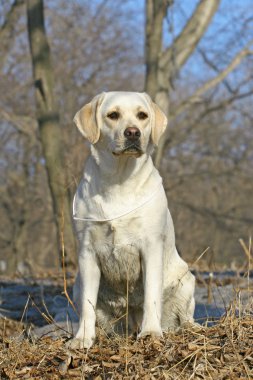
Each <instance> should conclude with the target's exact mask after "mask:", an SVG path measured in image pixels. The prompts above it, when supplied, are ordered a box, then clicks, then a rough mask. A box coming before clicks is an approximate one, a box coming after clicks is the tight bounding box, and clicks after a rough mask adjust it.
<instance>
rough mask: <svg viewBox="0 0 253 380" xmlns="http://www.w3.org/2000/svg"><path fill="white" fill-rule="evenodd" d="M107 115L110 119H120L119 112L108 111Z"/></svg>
mask: <svg viewBox="0 0 253 380" xmlns="http://www.w3.org/2000/svg"><path fill="white" fill-rule="evenodd" d="M107 117H109V119H111V120H118V119H119V112H116V111H114V112H111V113H108V115H107Z"/></svg>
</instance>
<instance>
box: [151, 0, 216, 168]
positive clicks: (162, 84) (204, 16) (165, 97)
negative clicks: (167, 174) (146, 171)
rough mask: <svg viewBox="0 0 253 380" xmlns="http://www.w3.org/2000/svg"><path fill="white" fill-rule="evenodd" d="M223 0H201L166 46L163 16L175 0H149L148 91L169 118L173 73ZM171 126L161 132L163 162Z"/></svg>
mask: <svg viewBox="0 0 253 380" xmlns="http://www.w3.org/2000/svg"><path fill="white" fill-rule="evenodd" d="M219 4H220V0H199V2H198V4H197V6H196V8H195V11H194V12H193V14H192V16H191V17H190V19H189V20H188V22H187V24H186V25H185V27H184V28H183V30H182V32H181V33H180V34H179V35H178V36H177V38H176V39H175V41H174V42H173V43H172V45H171V46H169V47H168V48H167V49H163V44H162V42H163V20H164V18H165V16H166V14H167V10H168V7H170V6H172V5H173V1H172V0H170V1H163V0H146V43H145V46H146V81H145V91H147V92H148V93H149V95H150V96H151V97H152V98H153V99H154V101H155V102H156V103H157V104H158V105H159V107H161V109H162V110H163V112H164V113H165V114H166V115H167V116H168V120H170V119H169V104H170V90H171V83H172V82H173V79H174V76H175V75H176V73H177V72H178V71H179V70H180V69H181V67H182V66H183V65H184V64H185V62H186V61H187V60H188V58H189V57H190V56H191V54H192V53H193V52H194V50H195V48H196V46H197V44H198V42H199V40H200V39H201V37H202V36H203V34H204V33H205V31H206V29H207V27H208V25H209V23H210V21H211V19H212V17H213V16H214V14H215V12H216V10H217V8H218V6H219ZM168 133H169V132H168V130H167V131H166V132H165V134H164V135H163V136H162V138H161V139H160V142H159V146H158V148H157V150H156V152H155V155H154V162H155V165H156V166H157V167H159V166H160V164H161V160H162V156H163V152H164V147H165V145H166V140H167V139H168Z"/></svg>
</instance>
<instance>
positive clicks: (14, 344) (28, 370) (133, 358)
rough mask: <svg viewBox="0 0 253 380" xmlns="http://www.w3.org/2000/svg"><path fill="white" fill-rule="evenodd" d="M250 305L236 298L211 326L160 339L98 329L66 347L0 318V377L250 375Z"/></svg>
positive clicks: (252, 350)
mask: <svg viewBox="0 0 253 380" xmlns="http://www.w3.org/2000/svg"><path fill="white" fill-rule="evenodd" d="M252 306H253V305H252V301H251V302H249V305H248V306H247V308H246V309H244V310H243V311H242V310H241V309H240V305H238V304H235V303H234V304H232V305H231V307H230V309H229V310H228V311H227V313H226V316H225V317H223V318H222V319H220V320H219V321H217V322H216V323H215V324H213V325H212V326H211V327H206V326H198V327H192V326H188V327H185V328H184V329H183V330H182V331H180V332H178V333H176V334H171V333H166V334H164V336H163V338H161V339H157V338H151V337H147V338H145V339H142V340H137V339H136V338H134V337H128V338H126V337H119V336H113V337H106V336H105V335H104V334H102V333H99V332H98V335H97V340H96V344H95V345H94V346H93V347H92V348H91V349H89V350H88V351H86V350H84V351H77V350H73V351H69V350H67V349H66V347H65V340H64V339H63V338H59V339H52V338H50V337H42V338H40V339H37V340H36V341H34V340H33V339H32V338H30V337H29V334H27V327H25V326H23V325H21V324H20V323H18V322H14V321H10V320H6V319H2V320H1V321H0V322H1V323H0V379H13V380H14V379H43V380H44V379H50V380H53V379H96V380H100V379H101V380H102V379H142V380H143V379H144V380H145V379H173V380H174V379H195V380H197V379H215V380H218V379H224V380H225V379H227V380H233V379H239V378H240V379H252V378H253V314H252ZM14 330H15V333H16V334H17V332H19V334H20V335H19V336H16V338H12V337H10V336H11V335H13V332H14ZM21 336H22V339H21ZM23 336H27V337H26V338H23Z"/></svg>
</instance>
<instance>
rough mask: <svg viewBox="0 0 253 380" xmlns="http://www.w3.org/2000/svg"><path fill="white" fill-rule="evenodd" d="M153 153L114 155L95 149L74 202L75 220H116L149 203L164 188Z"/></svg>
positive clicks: (88, 161) (87, 163) (86, 166)
mask: <svg viewBox="0 0 253 380" xmlns="http://www.w3.org/2000/svg"><path fill="white" fill-rule="evenodd" d="M161 184H162V179H161V177H160V175H159V173H158V171H157V170H156V168H155V167H154V165H153V162H152V159H151V156H150V155H149V154H147V153H144V154H143V155H141V156H140V157H138V158H135V157H131V156H119V157H118V156H116V157H115V156H114V155H113V154H111V155H110V154H108V151H103V150H100V149H99V151H97V150H95V149H92V151H91V155H90V157H89V158H88V160H87V162H86V165H85V171H84V177H83V180H82V181H81V183H80V185H79V187H78V190H77V195H76V197H77V204H76V205H75V200H74V205H73V213H74V217H75V219H80V220H87V219H92V220H97V221H103V220H113V219H114V218H118V217H119V215H120V216H123V215H126V214H128V213H129V212H132V211H133V210H135V209H137V208H139V207H140V206H141V205H143V204H146V203H147V202H148V201H149V199H151V198H153V196H154V195H155V194H156V193H157V192H158V191H159V189H162V187H161Z"/></svg>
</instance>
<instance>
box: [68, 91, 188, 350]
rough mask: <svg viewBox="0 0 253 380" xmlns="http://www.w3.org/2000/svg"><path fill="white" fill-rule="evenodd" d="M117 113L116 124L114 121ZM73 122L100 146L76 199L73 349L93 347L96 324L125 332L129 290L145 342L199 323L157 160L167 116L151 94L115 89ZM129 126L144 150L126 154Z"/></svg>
mask: <svg viewBox="0 0 253 380" xmlns="http://www.w3.org/2000/svg"><path fill="white" fill-rule="evenodd" d="M112 112H117V115H118V116H119V117H118V119H117V120H112V119H111V118H110V117H109V116H110V114H111V113H112ZM139 112H144V113H145V114H146V116H147V118H145V119H143V118H140V117H139V115H140V114H139ZM74 121H75V123H76V125H77V127H78V128H79V130H80V131H81V133H82V134H83V135H84V136H85V137H86V138H87V139H88V140H89V141H90V142H91V143H92V144H93V145H91V155H90V157H89V159H88V161H87V163H86V167H85V171H84V175H83V179H82V180H81V182H80V184H79V187H78V189H77V192H76V195H75V204H74V209H75V217H76V218H79V220H78V219H76V220H75V226H76V233H77V236H78V240H79V273H78V276H77V279H76V283H75V287H74V299H75V302H76V304H77V305H78V310H79V312H80V321H79V329H78V331H77V334H76V336H75V338H74V339H72V340H71V341H70V342H69V346H70V347H72V348H89V347H90V346H91V345H92V344H93V342H94V340H95V322H96V321H97V323H98V324H99V325H100V326H102V327H103V328H104V329H106V330H107V331H113V330H114V331H117V332H124V329H125V320H126V318H125V316H124V315H125V313H126V308H127V288H128V311H129V319H128V323H129V328H130V329H132V330H134V329H137V330H138V332H139V334H138V336H139V337H143V336H146V335H149V334H150V335H154V336H161V335H162V331H163V330H168V329H171V330H175V329H177V328H178V327H180V326H181V325H183V324H184V323H185V322H187V321H189V322H193V312H194V284H195V279H194V276H193V275H192V274H191V273H190V272H189V270H188V266H187V264H186V263H185V262H184V261H183V260H182V259H181V258H180V257H179V255H178V252H177V250H176V247H175V235H174V227H173V222H172V219H171V215H170V213H169V210H168V208H167V200H166V196H165V192H164V190H163V187H162V185H161V177H160V175H159V173H158V171H157V170H156V169H155V167H154V165H153V162H152V159H151V156H150V155H151V153H152V150H153V146H154V144H158V141H159V138H160V137H161V135H162V133H163V132H164V129H165V128H166V125H167V119H166V117H165V115H164V114H163V113H162V111H161V110H160V109H159V108H158V106H157V105H155V104H154V103H153V102H152V101H151V99H150V97H149V96H148V95H147V94H145V93H131V92H108V93H103V94H101V95H98V96H96V98H94V99H93V101H92V102H91V103H89V104H87V105H86V106H84V107H83V108H82V109H81V110H80V111H79V112H78V113H77V114H76V116H75V119H74ZM128 127H136V128H138V129H139V131H140V132H141V137H140V150H139V151H134V150H133V151H125V150H124V147H125V141H126V138H125V136H124V131H125V129H126V128H128ZM145 202H146V203H145ZM131 210H134V211H132V212H130V213H129V211H131ZM119 215H124V216H122V217H119ZM115 217H117V218H116V219H115ZM80 219H91V221H87V220H80ZM102 220H109V221H104V222H103V221H102Z"/></svg>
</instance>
